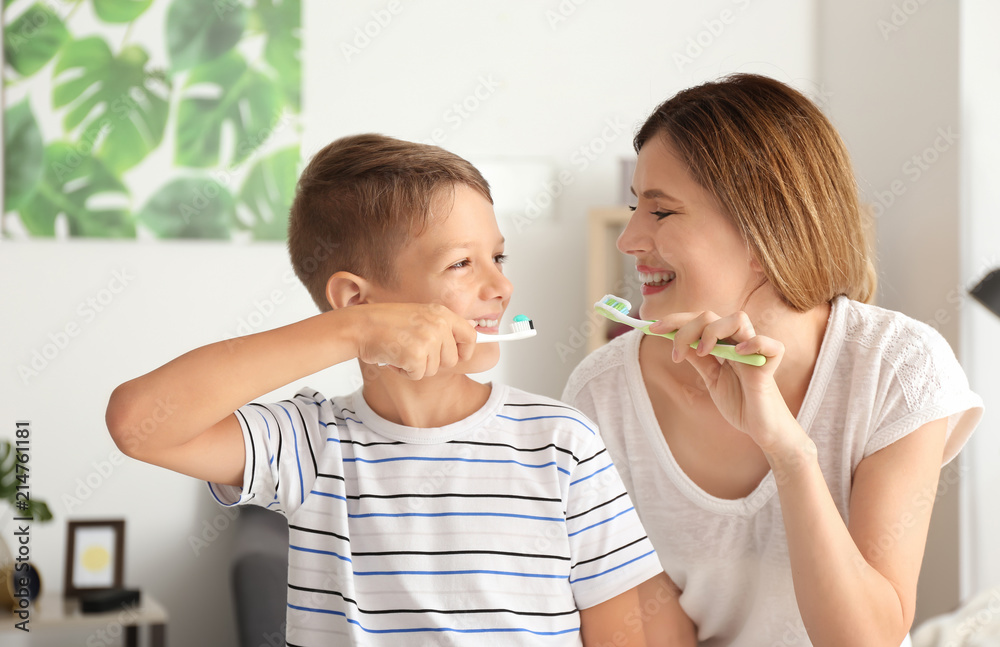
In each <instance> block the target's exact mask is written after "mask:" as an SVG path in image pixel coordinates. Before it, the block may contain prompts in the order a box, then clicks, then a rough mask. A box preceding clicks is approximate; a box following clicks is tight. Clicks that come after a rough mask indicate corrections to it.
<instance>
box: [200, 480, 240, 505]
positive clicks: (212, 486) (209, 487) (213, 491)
mask: <svg viewBox="0 0 1000 647" xmlns="http://www.w3.org/2000/svg"><path fill="white" fill-rule="evenodd" d="M220 485H223V484H220ZM208 491H209V492H211V493H212V498H213V499H215V500H216V501H218V502H219V505H221V506H225V507H227V508H231V507H233V506H234V505H237V504H239V499H237V500H236V501H235V502H233V503H226V502H225V501H223V500H222V499H220V498H219V497H218V496H216V494H215V486H214V484H213V483H212V482H211V481H209V482H208ZM241 492H242V489H241ZM240 498H241V499H242V498H243V497H242V496H240Z"/></svg>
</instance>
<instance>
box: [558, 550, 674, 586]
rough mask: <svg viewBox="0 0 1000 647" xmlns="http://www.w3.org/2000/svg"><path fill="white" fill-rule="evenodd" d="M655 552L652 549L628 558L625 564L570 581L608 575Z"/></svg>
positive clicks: (580, 580)
mask: <svg viewBox="0 0 1000 647" xmlns="http://www.w3.org/2000/svg"><path fill="white" fill-rule="evenodd" d="M655 553H656V551H655V550H651V551H649V552H648V553H645V554H643V555H639V556H638V557H636V558H634V559H630V560H628V561H627V562H625V563H623V564H619V565H618V566H615V567H614V568H609V569H608V570H606V571H604V572H603V573H598V574H597V575H588V576H587V577H581V578H580V579H577V580H570V581H569V583H570V584H576V583H577V582H583V581H586V580H592V579H594V578H595V577H600V576H602V575H607V574H608V573H610V572H612V571H617V570H618V569H619V568H624V567H626V566H628V565H629V564H631V563H632V562H637V561H639V560H640V559H643V558H644V557H649V556H650V555H653V554H655Z"/></svg>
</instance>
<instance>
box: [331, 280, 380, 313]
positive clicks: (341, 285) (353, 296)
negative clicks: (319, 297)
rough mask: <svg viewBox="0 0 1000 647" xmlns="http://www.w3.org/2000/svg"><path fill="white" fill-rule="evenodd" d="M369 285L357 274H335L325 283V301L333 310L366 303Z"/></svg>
mask: <svg viewBox="0 0 1000 647" xmlns="http://www.w3.org/2000/svg"><path fill="white" fill-rule="evenodd" d="M370 288H371V286H370V284H369V283H368V281H366V280H365V279H363V278H361V277H360V276H358V275H357V274H351V273H350V272H337V273H336V274H334V275H333V276H331V277H330V278H329V279H328V280H327V282H326V300H327V302H328V303H329V304H330V307H332V308H333V309H334V310H337V309H338V308H346V307H347V306H355V305H359V304H362V303H366V302H367V301H368V296H369V294H368V293H369V291H370Z"/></svg>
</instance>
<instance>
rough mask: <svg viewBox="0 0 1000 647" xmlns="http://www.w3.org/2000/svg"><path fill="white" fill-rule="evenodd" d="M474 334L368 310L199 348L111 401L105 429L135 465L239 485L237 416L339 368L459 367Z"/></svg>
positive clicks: (400, 308) (431, 310) (390, 307)
mask: <svg viewBox="0 0 1000 647" xmlns="http://www.w3.org/2000/svg"><path fill="white" fill-rule="evenodd" d="M474 342H475V330H474V329H473V327H472V326H470V325H469V323H468V322H466V321H465V320H464V319H461V318H460V317H458V316H457V315H455V314H454V313H453V312H451V311H450V310H448V309H447V308H444V307H443V306H439V305H433V304H366V305H359V306H351V307H349V308H343V309H339V310H332V311H330V312H325V313H323V314H320V315H317V316H314V317H310V318H309V319H305V320H303V321H300V322H297V323H294V324H291V325H288V326H284V327H281V328H276V329H274V330H268V331H265V332H260V333H256V334H253V335H247V336H245V337H240V338H238V339H236V340H230V341H225V342H217V343H214V344H209V345H208V346H203V347H201V348H197V349H195V350H193V351H190V352H188V353H185V354H184V355H181V356H180V357H178V358H176V359H174V360H172V361H170V362H168V363H167V364H164V365H163V366H161V367H160V368H157V369H155V370H153V371H151V372H150V373H147V374H145V375H142V376H140V377H137V378H135V379H134V380H130V381H128V382H125V383H124V384H122V385H120V386H119V387H118V388H116V389H115V390H114V392H113V393H112V394H111V399H110V401H109V403H108V409H107V415H106V422H107V426H108V430H109V431H110V433H111V436H112V438H113V439H114V441H115V444H117V445H118V447H119V448H120V449H121V450H122V452H124V453H125V454H126V455H128V456H131V457H132V458H135V459H138V460H141V461H144V462H147V463H151V464H154V465H159V466H161V467H165V468H167V469H171V470H174V471H176V472H180V473H182V474H187V475H189V476H193V477H195V478H198V479H202V480H207V481H213V482H216V483H227V484H232V485H242V482H243V468H244V462H245V456H246V454H245V450H244V447H243V434H242V431H241V430H240V426H239V423H238V421H237V420H236V416H234V415H233V413H234V412H235V411H236V410H237V409H238V408H240V407H241V406H243V405H245V404H247V403H248V402H250V401H252V400H253V399H254V398H257V397H260V396H261V395H263V394H265V393H268V392H270V391H273V390H275V389H277V388H280V387H282V386H284V385H286V384H288V383H290V382H293V381H295V380H297V379H299V378H301V377H305V376H306V375H311V374H312V373H316V372H317V371H320V370H322V369H325V368H327V367H329V366H333V365H334V364H339V363H340V362H344V361H347V360H349V359H352V358H358V359H360V360H361V361H363V362H366V363H372V364H374V363H379V362H383V363H387V364H391V365H392V366H396V367H399V368H398V372H400V373H402V374H405V375H406V376H407V377H410V378H412V379H420V378H421V377H424V376H428V375H433V374H434V373H436V372H437V370H438V369H439V368H440V367H449V366H454V365H455V364H456V363H457V362H458V361H459V360H460V359H467V358H468V357H469V356H471V354H472V351H473V348H474V346H473V344H474Z"/></svg>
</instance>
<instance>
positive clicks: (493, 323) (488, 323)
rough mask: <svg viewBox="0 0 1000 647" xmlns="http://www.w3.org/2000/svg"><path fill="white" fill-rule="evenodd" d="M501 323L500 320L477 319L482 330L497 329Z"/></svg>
mask: <svg viewBox="0 0 1000 647" xmlns="http://www.w3.org/2000/svg"><path fill="white" fill-rule="evenodd" d="M499 323H500V320H499V319H476V325H477V326H479V327H480V328H496V327H497V325H498V324H499Z"/></svg>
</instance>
